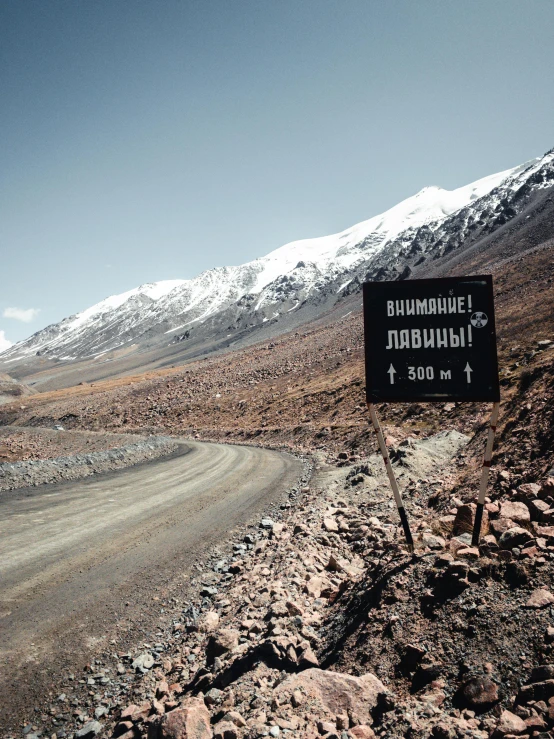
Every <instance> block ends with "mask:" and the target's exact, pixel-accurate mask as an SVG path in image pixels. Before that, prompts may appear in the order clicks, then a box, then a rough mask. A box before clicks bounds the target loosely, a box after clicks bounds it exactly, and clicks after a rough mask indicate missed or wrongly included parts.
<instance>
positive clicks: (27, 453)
mask: <svg viewBox="0 0 554 739" xmlns="http://www.w3.org/2000/svg"><path fill="white" fill-rule="evenodd" d="M177 447H178V444H177V442H176V441H175V439H172V438H170V437H167V436H152V437H145V436H136V435H132V434H109V433H108V434H106V433H103V434H101V433H96V434H95V433H90V432H84V431H55V430H53V429H32V428H16V429H14V428H13V427H11V428H6V427H4V428H3V429H2V428H0V492H1V491H2V490H13V489H15V488H20V487H29V486H36V485H44V484H48V483H57V482H61V481H63V480H78V479H80V478H82V477H89V476H90V475H95V474H98V473H101V472H112V471H113V470H118V469H123V468H124V467H129V466H131V465H135V464H139V463H141V462H147V461H151V460H153V459H157V458H158V457H162V456H165V455H167V454H171V453H172V452H174V451H175V450H176V449H177Z"/></svg>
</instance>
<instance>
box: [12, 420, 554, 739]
mask: <svg viewBox="0 0 554 739" xmlns="http://www.w3.org/2000/svg"><path fill="white" fill-rule="evenodd" d="M466 442H467V438H466V437H462V436H461V435H459V434H458V435H456V434H455V433H454V434H452V433H450V434H443V435H442V438H438V439H437V438H435V439H431V440H429V441H427V442H421V441H418V440H416V439H414V438H409V439H407V440H406V441H405V442H404V443H402V444H399V447H398V448H399V450H400V451H402V450H406V451H407V454H406V455H404V456H403V455H402V454H401V455H400V456H399V457H398V460H397V462H396V463H395V466H396V469H397V472H399V473H401V474H400V475H399V479H400V482H401V487H402V488H403V492H404V497H405V502H406V507H407V510H408V514H409V517H410V520H411V525H412V529H413V531H414V533H415V538H416V554H415V555H414V556H411V555H409V554H408V552H407V551H406V550H405V548H404V545H403V540H402V534H401V529H400V527H399V526H398V519H397V513H396V511H395V510H394V509H393V507H392V503H391V496H390V493H389V490H388V488H387V485H386V483H385V479H384V476H383V474H382V470H381V469H380V467H379V462H380V460H379V458H378V456H377V455H375V454H373V455H369V456H364V457H359V456H358V455H346V454H344V455H343V454H340V455H339V457H335V458H334V459H333V460H331V459H327V460H326V459H325V458H324V456H323V455H316V456H315V458H314V462H315V470H314V475H313V477H312V479H311V481H310V483H309V485H306V484H305V483H304V484H303V487H301V488H294V489H292V490H291V491H290V493H289V496H288V499H286V500H284V501H283V502H282V503H281V504H280V505H279V506H278V507H275V508H273V509H272V510H269V511H268V513H267V515H266V517H264V518H262V519H261V520H258V521H256V522H254V523H253V525H252V526H251V527H249V528H248V529H246V530H244V531H242V532H240V533H239V534H237V535H236V536H235V538H234V540H233V541H231V542H229V543H228V544H225V545H222V546H220V547H218V548H215V549H214V550H213V551H212V552H211V555H210V556H209V558H207V559H206V560H204V561H197V562H196V564H195V568H196V572H197V575H196V576H195V577H194V578H193V579H192V581H191V583H190V586H189V588H188V589H186V590H185V591H184V592H183V594H182V596H181V597H176V596H175V595H172V596H171V597H169V594H168V595H167V597H165V598H164V597H163V595H162V597H161V598H160V599H159V601H158V605H159V607H160V613H161V614H162V616H161V618H160V621H159V628H158V629H157V630H155V631H154V632H152V633H150V634H148V635H147V639H146V641H144V642H141V643H140V644H135V645H134V648H133V649H131V650H129V649H128V647H127V646H124V645H119V644H117V643H113V644H111V645H110V647H109V648H108V649H107V650H105V651H104V652H102V653H99V654H98V655H97V656H96V658H95V659H94V660H93V661H92V662H91V663H90V664H88V665H87V666H85V667H84V670H83V672H82V673H81V674H77V675H76V674H70V675H67V678H66V680H65V682H64V684H62V685H59V686H53V690H52V693H51V695H50V697H49V698H48V699H47V701H46V702H45V704H44V705H42V706H40V707H39V706H37V707H36V709H37V712H36V714H35V718H34V719H33V720H32V722H31V723H28V724H26V725H25V726H24V727H22V730H23V735H25V736H27V737H28V739H34V737H37V736H43V737H45V736H50V737H52V736H54V735H55V736H56V737H57V738H59V739H63V738H64V737H71V736H74V737H79V738H81V737H93V736H114V737H117V736H119V737H125V739H134V738H137V739H138V738H139V737H150V738H151V739H152V738H154V737H159V738H160V739H169V738H171V739H177V738H180V739H185V737H216V738H219V737H221V738H222V739H231V738H242V737H262V736H271V737H279V736H298V737H306V738H308V737H314V738H315V737H326V738H327V739H334V738H335V737H338V738H340V739H347V737H357V738H364V737H373V736H382V737H418V738H420V737H421V739H423V738H424V737H436V738H437V739H442V738H443V737H450V738H452V739H453V738H454V737H475V738H479V739H480V738H482V739H486V738H488V737H514V736H519V737H522V738H523V737H527V738H529V737H537V738H538V737H546V736H550V733H549V731H550V729H551V727H553V726H554V709H553V708H552V705H551V703H553V704H554V664H552V662H553V660H554V656H553V649H554V627H553V626H552V611H553V610H554V594H553V592H552V591H553V586H554V583H553V574H554V527H553V526H551V525H550V523H551V521H552V515H554V514H551V511H552V508H551V507H550V506H551V505H554V479H551V478H546V479H543V480H542V481H540V482H538V483H536V484H523V485H520V486H518V488H517V489H509V490H506V492H505V493H502V494H500V495H494V494H493V495H492V496H491V499H489V502H488V503H487V516H486V520H485V524H484V527H483V535H482V541H481V546H480V548H479V549H475V548H473V547H471V545H470V537H469V534H468V531H469V530H470V529H471V525H472V516H473V506H472V505H471V504H469V505H468V504H464V503H463V501H462V500H461V499H459V498H457V497H456V496H449V497H448V506H449V508H448V512H447V513H446V514H444V515H441V514H440V513H439V512H436V511H434V509H433V508H432V507H431V508H430V507H429V505H430V501H433V499H434V498H435V497H436V492H437V491H438V490H440V489H442V488H443V487H444V486H445V484H446V485H447V484H448V483H449V482H451V481H452V480H453V479H454V478H455V476H456V471H455V468H451V469H449V466H448V459H449V457H450V456H451V455H452V454H455V453H456V450H457V449H463V448H467V447H465V445H466ZM431 450H434V454H435V463H436V464H435V467H434V469H432V466H427V467H426V466H425V464H423V467H422V466H421V464H422V460H424V458H425V454H429V453H430V451H431ZM343 457H346V458H344V459H343ZM425 470H427V471H426V472H425V476H424V477H423V476H422V472H424V471H425ZM429 470H431V471H429ZM122 647H123V648H122ZM19 735H20V734H16V733H12V734H10V735H8V736H14V737H15V736H19Z"/></svg>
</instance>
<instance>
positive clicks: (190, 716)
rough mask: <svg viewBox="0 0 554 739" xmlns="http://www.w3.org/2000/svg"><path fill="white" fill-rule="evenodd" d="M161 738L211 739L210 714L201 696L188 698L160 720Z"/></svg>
mask: <svg viewBox="0 0 554 739" xmlns="http://www.w3.org/2000/svg"><path fill="white" fill-rule="evenodd" d="M160 730H161V733H160V737H161V739H212V729H211V726H210V714H209V712H208V709H207V708H206V706H205V704H204V701H203V700H202V698H189V699H188V700H187V701H186V702H185V703H183V704H182V706H181V708H176V709H175V710H174V711H170V712H169V713H166V714H165V716H164V717H163V718H162V719H161V722H160Z"/></svg>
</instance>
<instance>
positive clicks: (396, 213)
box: [0, 150, 554, 367]
mask: <svg viewBox="0 0 554 739" xmlns="http://www.w3.org/2000/svg"><path fill="white" fill-rule="evenodd" d="M553 160H554V150H551V151H549V152H547V153H546V154H545V155H544V156H543V157H539V158H537V159H533V160H530V161H529V162H526V163H524V164H522V165H519V166H517V167H513V168H511V169H509V170H505V171H503V172H500V173H497V174H494V175H489V176H487V177H484V178H481V179H480V180H477V181H475V182H473V183H470V184H469V185H465V186H463V187H460V188H456V189H455V190H451V191H449V190H444V189H442V188H440V187H437V186H427V187H425V188H423V189H422V190H420V191H419V192H418V193H416V194H415V195H413V196H411V197H409V198H407V199H405V200H403V201H401V202H400V203H398V204H396V205H395V206H393V207H392V208H390V209H388V210H387V211H385V212H384V213H381V214H378V215H376V216H373V217H372V218H370V219H368V220H366V221H362V222H361V223H358V224H355V225H354V226H351V227H350V228H347V229H345V230H344V231H341V232H339V233H338V234H332V235H330V236H323V237H316V238H313V239H304V240H300V241H293V242H290V243H289V244H285V245H284V246H281V247H279V248H278V249H275V250H274V251H272V252H270V253H269V254H267V255H266V256H264V257H261V258H258V259H256V260H253V261H251V262H248V263H246V264H243V265H239V266H230V267H217V268H214V269H212V270H207V271H205V272H202V273H201V274H200V275H198V276H197V277H195V278H193V279H191V280H165V281H161V282H157V283H146V284H144V285H141V286H139V287H137V288H134V289H133V290H129V291H127V292H125V293H121V294H119V295H114V296H110V297H108V298H106V299H104V300H103V301H100V302H99V303H97V304H95V305H94V306H91V307H90V308H87V309H86V310H84V311H81V312H80V313H78V314H75V315H73V316H70V317H68V318H65V319H63V320H62V321H61V322H59V323H58V324H52V325H51V326H47V327H46V328H44V329H42V330H40V331H38V332H37V333H35V334H33V336H31V337H29V338H28V339H26V340H24V341H22V342H19V343H18V344H15V345H14V346H12V347H10V348H9V349H7V350H6V351H4V352H3V353H2V354H0V362H1V363H3V364H5V365H6V366H8V367H9V366H10V365H11V364H12V363H18V362H22V361H23V362H24V361H25V360H28V359H29V358H31V357H33V356H37V355H38V356H43V357H47V358H49V359H52V360H54V361H56V362H72V361H75V360H79V359H85V358H98V357H101V356H102V355H104V354H106V353H108V352H113V351H114V350H116V351H117V350H120V349H122V348H126V347H131V346H132V347H135V349H134V350H136V349H140V348H142V347H144V346H146V345H148V346H151V345H153V344H164V343H165V344H167V343H168V342H175V341H182V340H186V339H188V338H190V334H191V332H192V331H194V332H195V333H196V334H199V333H203V334H208V333H210V332H211V334H213V335H214V336H215V335H217V336H218V337H219V340H221V339H222V338H223V337H228V338H229V337H232V336H233V335H236V334H237V333H240V332H243V331H245V330H249V331H251V330H255V329H256V328H259V327H261V326H263V325H264V324H266V323H268V322H270V323H271V322H277V321H280V322H281V323H283V326H284V327H286V326H285V325H286V324H287V319H289V316H288V315H287V314H291V313H293V312H295V311H297V310H300V309H303V308H304V307H305V306H306V305H307V304H309V305H310V306H311V308H312V314H313V312H314V310H315V311H316V312H317V306H318V305H329V304H330V303H331V304H332V303H333V301H336V300H338V299H340V298H342V297H343V296H345V295H348V294H351V293H352V292H355V291H357V290H358V289H359V285H360V284H361V282H362V281H364V279H404V278H406V277H409V276H411V275H412V274H413V272H414V269H416V268H417V267H418V266H419V265H420V264H423V262H425V261H426V260H429V259H431V258H432V259H436V258H438V257H440V256H443V255H444V254H445V253H448V251H449V250H450V251H452V250H454V249H456V248H457V247H458V246H459V245H460V243H461V242H462V241H464V240H467V239H474V240H475V238H476V237H478V236H479V235H481V234H482V233H488V232H490V231H491V230H494V228H496V227H498V226H500V225H502V223H504V222H506V221H507V220H509V219H510V218H511V217H513V216H514V215H515V214H516V213H517V212H519V210H518V208H520V206H521V205H522V203H524V202H525V200H526V199H528V198H529V197H530V196H531V195H532V193H533V192H534V191H536V190H537V189H541V188H544V187H550V186H551V185H552V184H553V183H554V165H553ZM289 322H290V320H289ZM180 331H183V332H184V333H182V334H178V332H180Z"/></svg>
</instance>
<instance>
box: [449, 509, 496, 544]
mask: <svg viewBox="0 0 554 739" xmlns="http://www.w3.org/2000/svg"><path fill="white" fill-rule="evenodd" d="M476 510H477V506H476V505H475V503H464V504H463V505H461V506H459V507H458V510H457V511H456V518H455V519H454V525H453V527H452V533H453V534H454V536H458V535H459V534H471V532H472V531H473V524H474V522H475V511H476ZM488 524H489V514H488V513H487V511H483V521H482V523H481V532H483V533H484V532H486V531H487V530H488Z"/></svg>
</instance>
